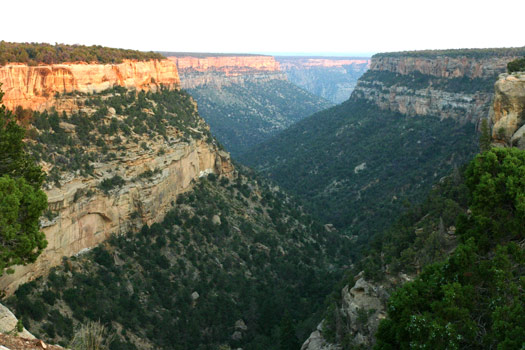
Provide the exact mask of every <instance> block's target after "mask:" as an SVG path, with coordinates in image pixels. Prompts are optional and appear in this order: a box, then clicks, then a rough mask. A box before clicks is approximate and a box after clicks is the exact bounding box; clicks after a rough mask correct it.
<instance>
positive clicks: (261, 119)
mask: <svg viewBox="0 0 525 350" xmlns="http://www.w3.org/2000/svg"><path fill="white" fill-rule="evenodd" d="M170 59H171V60H173V61H175V62H176V63H177V67H178V69H179V73H180V77H181V84H182V87H183V88H184V89H186V90H187V91H188V92H189V93H190V94H191V95H192V96H193V97H194V98H195V99H196V100H197V103H198V105H199V111H200V113H201V115H202V116H203V118H204V119H205V120H206V121H207V122H208V123H209V124H210V128H211V130H212V133H213V134H214V135H215V137H217V139H218V140H219V141H220V142H221V143H222V144H224V146H225V147H226V149H227V150H228V151H229V152H231V153H232V155H234V156H237V155H240V154H242V153H243V152H245V151H246V150H248V149H249V148H251V147H253V146H255V145H257V144H259V143H261V142H262V141H264V140H267V139H268V138H270V137H271V136H273V135H275V134H276V133H277V132H278V131H280V130H283V129H285V128H287V127H288V126H290V125H291V124H293V123H295V122H296V121H298V120H300V119H302V118H304V117H306V116H308V115H310V114H313V113H315V112H317V111H319V110H322V109H324V108H327V107H329V106H330V103H329V102H328V101H326V100H324V99H322V98H320V97H317V96H314V95H313V94H311V93H309V92H307V91H305V90H302V89H301V88H299V87H297V86H296V85H294V84H291V83H290V82H288V81H287V80H286V77H285V75H284V74H283V73H282V71H281V70H280V67H279V63H278V62H277V61H276V60H275V59H274V58H273V57H271V56H250V55H246V56H217V57H214V56H211V57H200V56H196V57H193V56H191V57H190V56H182V57H180V56H177V57H175V56H170Z"/></svg>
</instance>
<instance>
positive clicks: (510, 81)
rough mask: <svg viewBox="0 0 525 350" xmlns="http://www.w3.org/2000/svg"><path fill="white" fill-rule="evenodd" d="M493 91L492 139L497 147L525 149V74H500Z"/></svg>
mask: <svg viewBox="0 0 525 350" xmlns="http://www.w3.org/2000/svg"><path fill="white" fill-rule="evenodd" d="M494 90H495V95H494V106H493V109H492V110H491V113H490V117H491V121H492V125H493V127H492V139H493V140H494V142H495V143H496V144H499V145H503V146H517V147H519V148H520V149H525V139H524V138H523V134H524V133H525V127H524V124H525V72H515V73H512V74H501V75H500V76H499V79H498V81H497V82H496V84H495V85H494Z"/></svg>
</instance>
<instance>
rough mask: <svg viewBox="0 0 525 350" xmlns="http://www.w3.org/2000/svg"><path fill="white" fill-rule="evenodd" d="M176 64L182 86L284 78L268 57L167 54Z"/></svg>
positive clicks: (189, 86) (219, 85) (228, 83)
mask: <svg viewBox="0 0 525 350" xmlns="http://www.w3.org/2000/svg"><path fill="white" fill-rule="evenodd" d="M168 58H169V59H170V60H171V61H173V62H175V63H176V64H177V68H178V71H179V73H180V77H181V86H182V88H184V89H193V88H196V87H198V86H203V85H209V86H214V87H221V86H223V85H228V86H229V85H231V84H243V83H244V82H255V81H258V82H266V81H270V80H273V79H279V80H286V76H285V75H284V74H283V73H282V72H281V69H280V65H279V62H277V61H276V60H275V58H274V57H272V56H218V57H214V56H209V57H194V56H169V57H168Z"/></svg>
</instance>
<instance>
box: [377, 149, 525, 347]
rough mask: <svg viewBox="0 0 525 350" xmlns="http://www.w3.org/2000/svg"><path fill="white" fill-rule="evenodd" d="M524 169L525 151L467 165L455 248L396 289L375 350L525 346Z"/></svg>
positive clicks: (492, 154) (497, 153) (502, 152)
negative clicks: (464, 205) (464, 201)
mask: <svg viewBox="0 0 525 350" xmlns="http://www.w3.org/2000/svg"><path fill="white" fill-rule="evenodd" d="M524 169H525V151H522V150H518V149H514V148H510V149H492V150H489V151H486V152H484V153H482V154H480V155H478V156H477V157H476V158H475V159H474V160H473V161H472V162H471V163H470V164H469V166H468V167H467V169H466V171H465V175H464V176H465V179H464V183H465V188H466V190H467V193H468V207H469V211H468V212H463V213H462V214H460V215H459V216H458V218H457V230H456V232H455V236H456V237H457V239H458V240H459V244H458V246H457V247H456V248H455V250H454V252H453V253H452V254H451V255H450V256H449V257H447V258H446V259H444V260H443V261H439V262H436V263H433V264H430V265H428V266H426V267H425V268H424V269H423V271H422V273H421V274H420V275H418V276H417V278H416V279H415V280H414V281H413V282H409V283H407V284H405V285H404V286H403V287H401V288H400V289H398V290H396V291H395V292H394V294H393V295H392V296H391V298H390V300H389V306H388V318H387V319H386V320H384V321H382V322H381V324H380V326H379V331H378V333H377V345H376V347H375V349H378V350H379V349H380V350H390V349H409V348H410V349H413V348H418V349H424V348H432V349H464V348H475V349H494V348H497V349H509V350H510V349H520V348H522V347H523V344H525V279H524V277H523V276H524V274H525V251H524V250H523V244H524V239H525V232H524V229H523V228H524V227H525V222H524V218H525V212H524V207H523V199H524V198H525V181H524V176H523V171H524ZM402 242H403V241H402Z"/></svg>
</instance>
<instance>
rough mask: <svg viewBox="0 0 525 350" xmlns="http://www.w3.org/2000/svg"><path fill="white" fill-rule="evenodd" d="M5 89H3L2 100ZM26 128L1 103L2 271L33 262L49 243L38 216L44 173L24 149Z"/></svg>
mask: <svg viewBox="0 0 525 350" xmlns="http://www.w3.org/2000/svg"><path fill="white" fill-rule="evenodd" d="M2 97H3V93H2V92H1V91H0V101H1V100H2ZM24 134H25V130H24V128H22V127H21V126H19V125H18V124H17V123H16V120H15V118H14V116H13V114H12V113H11V112H10V111H8V110H7V109H6V108H5V106H3V105H1V106H0V275H1V274H3V272H4V270H5V269H6V268H8V267H9V266H12V265H20V264H27V263H30V262H34V261H35V260H36V258H37V257H38V255H40V253H41V252H42V250H43V249H44V248H45V247H46V245H47V241H46V240H45V235H44V234H43V233H42V232H40V227H39V218H40V216H41V215H42V212H43V211H44V209H45V208H46V207H47V197H46V194H45V193H44V192H43V191H42V190H41V189H40V187H41V186H42V183H43V181H44V176H45V175H44V173H43V172H42V169H40V167H39V166H37V165H36V164H35V162H34V160H33V159H32V158H31V157H30V156H29V155H28V154H27V153H26V152H25V147H24V142H23V138H24Z"/></svg>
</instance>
